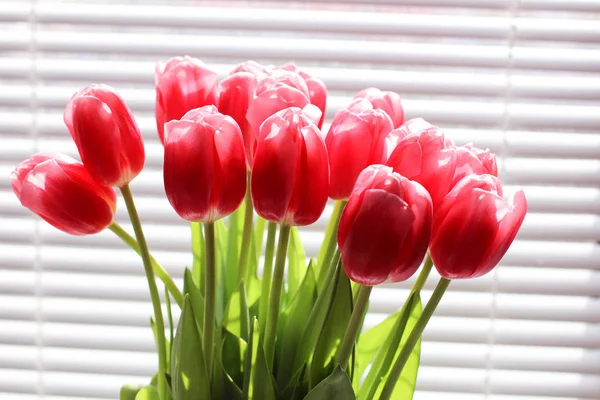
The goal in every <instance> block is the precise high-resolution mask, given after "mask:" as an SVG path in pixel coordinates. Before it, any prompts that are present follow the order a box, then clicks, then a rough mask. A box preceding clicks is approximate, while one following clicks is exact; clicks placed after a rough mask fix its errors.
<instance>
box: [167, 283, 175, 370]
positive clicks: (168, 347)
mask: <svg viewBox="0 0 600 400" xmlns="http://www.w3.org/2000/svg"><path fill="white" fill-rule="evenodd" d="M165 303H166V307H167V321H168V322H169V339H168V340H167V343H166V346H167V365H170V364H171V344H173V336H174V335H173V332H174V331H175V327H174V326H173V312H172V311H171V295H170V294H169V291H168V290H167V287H166V286H165Z"/></svg>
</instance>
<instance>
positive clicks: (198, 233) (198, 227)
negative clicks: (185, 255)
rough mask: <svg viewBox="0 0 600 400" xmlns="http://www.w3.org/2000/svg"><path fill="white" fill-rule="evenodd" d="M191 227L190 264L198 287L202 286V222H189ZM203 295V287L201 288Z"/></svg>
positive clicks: (203, 259) (203, 260)
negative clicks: (191, 257)
mask: <svg viewBox="0 0 600 400" xmlns="http://www.w3.org/2000/svg"><path fill="white" fill-rule="evenodd" d="M190 227H191V228H192V255H193V257H194V262H193V264H192V276H193V277H194V282H196V286H197V287H199V288H204V262H205V257H206V256H205V254H204V235H203V234H202V224H200V222H190ZM202 295H204V289H202Z"/></svg>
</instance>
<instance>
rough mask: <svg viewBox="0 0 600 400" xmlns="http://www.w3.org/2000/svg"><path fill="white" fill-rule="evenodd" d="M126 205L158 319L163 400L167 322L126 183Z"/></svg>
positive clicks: (164, 391)
mask: <svg viewBox="0 0 600 400" xmlns="http://www.w3.org/2000/svg"><path fill="white" fill-rule="evenodd" d="M121 193H122V194H123V199H124V200H125V205H126V206H127V212H128V213H129V219H131V225H133V231H134V232H135V236H136V238H137V242H138V244H139V247H140V253H141V256H142V261H143V263H144V271H145V272H146V278H147V280H148V288H149V290H150V298H151V299H152V308H153V309H154V319H155V320H156V342H157V343H156V346H157V348H158V396H159V399H161V400H163V399H166V398H167V380H166V375H165V372H166V363H167V352H166V351H167V350H166V344H165V322H164V320H163V315H162V309H161V302H160V297H159V295H158V288H157V286H156V279H155V278H154V270H153V266H152V258H151V257H150V252H149V251H148V245H147V243H146V237H145V236H144V231H143V230H142V223H141V221H140V217H139V215H138V212H137V210H136V208H135V203H134V201H133V195H132V194H131V189H129V185H125V186H123V187H122V188H121Z"/></svg>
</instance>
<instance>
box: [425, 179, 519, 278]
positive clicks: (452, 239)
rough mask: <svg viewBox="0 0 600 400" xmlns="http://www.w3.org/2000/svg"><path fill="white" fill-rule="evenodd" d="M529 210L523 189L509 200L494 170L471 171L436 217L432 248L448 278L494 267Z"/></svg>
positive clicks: (436, 262) (471, 275) (470, 275)
mask: <svg viewBox="0 0 600 400" xmlns="http://www.w3.org/2000/svg"><path fill="white" fill-rule="evenodd" d="M526 212H527V200H526V198H525V194H524V193H523V191H522V190H519V191H518V192H516V194H515V195H514V197H513V199H512V200H511V201H510V202H508V201H506V200H504V199H503V198H502V185H501V184H500V181H499V180H498V179H497V178H496V177H494V176H492V175H469V176H467V177H465V178H464V179H462V180H461V181H460V182H459V183H458V184H457V185H456V186H455V187H454V189H452V191H451V192H450V193H448V195H447V196H446V198H445V199H444V201H443V202H442V204H441V206H440V208H439V210H438V211H437V212H436V215H435V218H434V221H433V231H432V237H431V246H430V248H429V252H430V254H431V258H432V260H433V263H434V265H435V267H436V268H437V270H438V272H439V273H440V275H442V276H443V277H445V278H447V279H467V278H476V277H479V276H482V275H485V274H487V273H488V272H490V271H491V270H492V269H493V268H494V267H495V266H496V264H498V262H499V261H500V259H502V257H503V256H504V254H505V253H506V251H507V250H508V248H509V247H510V245H511V243H512V242H513V240H514V238H515V236H516V235H517V232H518V231H519V228H520V227H521V224H522V223H523V219H524V218H525V213H526Z"/></svg>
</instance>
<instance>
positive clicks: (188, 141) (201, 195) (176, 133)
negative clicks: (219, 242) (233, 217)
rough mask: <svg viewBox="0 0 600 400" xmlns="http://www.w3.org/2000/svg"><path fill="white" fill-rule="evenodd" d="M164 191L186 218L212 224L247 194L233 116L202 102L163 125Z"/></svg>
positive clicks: (240, 136)
mask: <svg viewBox="0 0 600 400" xmlns="http://www.w3.org/2000/svg"><path fill="white" fill-rule="evenodd" d="M164 146H165V160H164V180H165V191H166V193H167V198H168V199H169V202H170V203H171V206H173V208H174V209H175V211H176V212H177V214H179V216H180V217H181V218H183V219H185V220H187V221H199V222H214V221H216V220H218V219H221V218H223V217H225V216H227V215H229V214H231V213H232V212H234V211H235V210H236V209H237V208H238V206H239V205H240V203H241V202H242V200H243V198H244V194H245V192H246V162H245V158H244V144H243V142H242V134H241V132H240V128H239V127H238V125H237V124H236V123H235V121H234V120H233V118H231V117H229V116H225V115H223V114H220V113H219V112H218V111H217V108H216V107H215V106H205V107H202V108H198V109H194V110H191V111H189V112H188V113H187V114H185V115H184V116H183V117H182V118H181V120H173V121H170V122H167V123H166V124H165V143H164Z"/></svg>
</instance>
